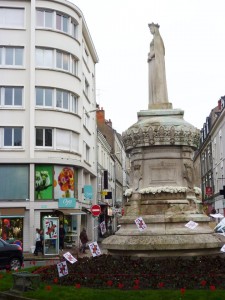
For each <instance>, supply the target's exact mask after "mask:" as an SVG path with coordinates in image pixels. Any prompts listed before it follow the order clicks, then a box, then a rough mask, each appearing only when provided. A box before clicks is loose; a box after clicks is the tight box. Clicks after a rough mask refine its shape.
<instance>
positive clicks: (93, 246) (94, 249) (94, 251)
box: [88, 242, 101, 257]
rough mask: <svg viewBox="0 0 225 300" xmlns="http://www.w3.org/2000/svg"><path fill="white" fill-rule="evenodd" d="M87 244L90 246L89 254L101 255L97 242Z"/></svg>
mask: <svg viewBox="0 0 225 300" xmlns="http://www.w3.org/2000/svg"><path fill="white" fill-rule="evenodd" d="M88 246H89V248H90V251H91V254H92V256H93V257H95V256H99V255H101V250H100V248H99V246H98V243H97V242H93V243H91V244H88Z"/></svg>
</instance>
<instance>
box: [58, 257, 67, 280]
mask: <svg viewBox="0 0 225 300" xmlns="http://www.w3.org/2000/svg"><path fill="white" fill-rule="evenodd" d="M57 269H58V274H59V277H63V276H66V275H68V273H69V272H68V268H67V263H66V261H62V262H60V263H58V264H57Z"/></svg>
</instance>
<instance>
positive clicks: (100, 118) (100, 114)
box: [96, 107, 105, 124]
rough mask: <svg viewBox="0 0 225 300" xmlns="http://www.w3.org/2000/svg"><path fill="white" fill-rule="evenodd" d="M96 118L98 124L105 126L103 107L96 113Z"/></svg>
mask: <svg viewBox="0 0 225 300" xmlns="http://www.w3.org/2000/svg"><path fill="white" fill-rule="evenodd" d="M96 117H97V123H98V124H105V111H104V109H103V108H102V107H101V109H99V110H97V111H96Z"/></svg>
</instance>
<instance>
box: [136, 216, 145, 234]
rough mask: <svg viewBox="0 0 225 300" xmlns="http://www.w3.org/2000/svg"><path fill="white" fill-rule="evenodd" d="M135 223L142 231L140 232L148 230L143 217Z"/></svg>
mask: <svg viewBox="0 0 225 300" xmlns="http://www.w3.org/2000/svg"><path fill="white" fill-rule="evenodd" d="M135 223H136V225H137V228H138V229H139V230H140V231H143V230H145V229H146V228H147V226H146V224H145V222H144V220H143V219H142V217H139V218H137V219H136V220H135Z"/></svg>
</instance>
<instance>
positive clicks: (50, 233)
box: [44, 218, 58, 240]
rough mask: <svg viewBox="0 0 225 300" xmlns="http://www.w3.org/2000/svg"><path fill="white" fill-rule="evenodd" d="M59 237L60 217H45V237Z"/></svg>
mask: <svg viewBox="0 0 225 300" xmlns="http://www.w3.org/2000/svg"><path fill="white" fill-rule="evenodd" d="M57 238H58V218H45V219H44V239H45V240H49V239H57Z"/></svg>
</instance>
